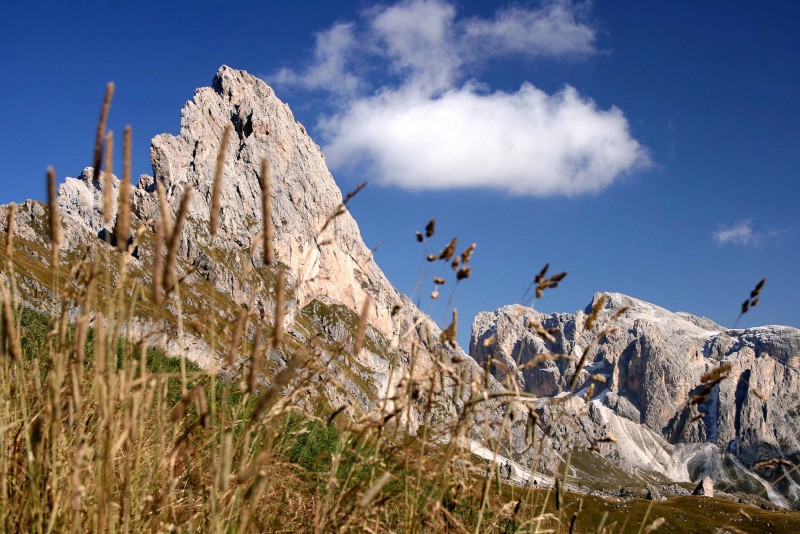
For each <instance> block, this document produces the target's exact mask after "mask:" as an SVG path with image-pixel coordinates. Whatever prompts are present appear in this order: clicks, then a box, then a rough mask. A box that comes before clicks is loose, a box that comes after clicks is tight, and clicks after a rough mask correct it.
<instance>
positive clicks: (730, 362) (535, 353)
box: [470, 293, 800, 505]
mask: <svg viewBox="0 0 800 534" xmlns="http://www.w3.org/2000/svg"><path fill="white" fill-rule="evenodd" d="M593 310H594V313H593ZM590 316H591V319H590ZM587 319H590V320H589V321H588V322H587ZM470 353H471V354H472V356H473V357H474V358H475V359H476V361H478V362H479V363H481V365H484V366H486V365H487V363H489V364H491V369H492V373H493V374H494V375H495V376H496V377H497V378H498V379H499V380H501V381H503V382H504V383H505V384H507V385H508V384H512V383H513V384H515V385H516V387H519V388H520V389H521V390H523V391H526V392H529V393H531V394H533V395H535V396H536V397H538V398H539V399H540V400H539V401H538V414H539V416H540V418H541V424H542V426H543V427H545V428H548V429H549V437H550V439H551V440H552V443H553V445H554V446H555V447H556V448H557V449H559V450H561V451H566V450H573V451H575V452H576V453H581V454H583V455H584V456H585V455H586V451H587V450H588V451H592V452H591V455H592V456H597V455H600V456H603V457H604V458H605V459H607V460H610V461H611V462H612V463H613V464H615V465H617V466H619V467H622V468H623V469H624V470H627V471H628V472H636V473H640V474H642V475H643V476H657V477H658V478H661V479H666V480H669V481H674V482H695V483H696V482H697V481H699V480H702V479H703V477H704V476H710V477H711V479H712V480H713V481H714V483H715V485H716V487H717V489H718V490H721V491H724V492H731V493H733V492H737V491H743V492H746V493H755V494H762V495H764V496H766V497H769V498H770V499H771V500H773V501H774V502H776V503H779V504H782V505H790V504H791V503H794V505H796V504H797V503H798V500H800V485H798V482H800V476H798V474H797V473H796V472H795V471H794V470H793V468H792V467H791V466H792V465H796V464H797V461H798V460H800V440H799V439H798V438H799V437H800V434H798V430H797V429H798V428H799V427H800V411H799V410H798V401H800V371H799V370H798V356H800V330H798V329H796V328H791V327H786V326H764V327H759V328H748V329H737V330H733V329H726V328H723V327H722V326H720V325H717V324H715V323H714V322H712V321H710V320H708V319H705V318H701V317H696V316H693V315H691V314H687V313H672V312H670V311H667V310H665V309H663V308H660V307H658V306H655V305H653V304H649V303H647V302H643V301H641V300H637V299H635V298H631V297H628V296H626V295H622V294H617V293H611V294H606V295H601V294H597V295H595V296H594V299H593V300H592V303H590V304H589V306H587V308H586V309H585V310H583V311H578V312H577V313H575V314H550V315H548V314H543V313H540V312H537V311H535V310H533V309H531V308H526V307H522V306H506V307H503V308H500V309H498V310H497V311H494V312H485V313H481V314H479V315H478V316H477V317H476V318H475V321H474V323H473V325H472V336H471V342H470ZM530 362H533V363H535V365H532V364H531V363H530ZM610 442H614V443H610Z"/></svg>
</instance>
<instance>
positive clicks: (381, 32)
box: [0, 0, 800, 342]
mask: <svg viewBox="0 0 800 534" xmlns="http://www.w3.org/2000/svg"><path fill="white" fill-rule="evenodd" d="M799 17H800V5H798V4H797V3H795V2H768V3H763V4H761V5H755V4H754V3H750V2H726V3H718V2H694V1H684V2H638V1H623V0H614V1H610V0H605V1H604V0H596V1H595V2H592V3H581V2H572V3H570V2H545V3H541V2H524V1H518V2H514V3H505V2H489V1H472V2H446V1H444V0H436V1H434V0H430V1H427V2H425V1H412V2H387V3H383V4H375V3H372V2H330V1H317V2H238V3H223V2H198V3H194V4H192V7H191V8H189V7H187V6H183V5H178V4H174V5H172V4H170V5H166V6H163V5H160V4H156V3H149V2H131V3H114V2H112V3H109V4H104V5H91V4H81V3H72V4H71V5H70V6H65V5H61V4H56V3H44V2H40V3H29V4H25V5H21V6H15V5H10V3H7V2H5V3H3V4H2V6H0V36H1V37H0V43H2V45H3V46H2V49H0V58H2V62H1V64H2V65H3V83H2V84H0V96H1V97H2V99H3V102H4V104H5V106H4V108H5V109H4V112H3V113H2V114H0V147H3V148H2V154H3V158H2V159H3V167H2V171H1V172H0V184H2V187H0V202H2V203H6V202H10V201H19V200H21V199H24V198H29V197H33V198H42V197H43V196H44V169H45V168H46V166H47V165H54V166H55V167H56V170H57V173H58V175H59V176H60V177H62V178H63V177H64V176H67V175H68V176H75V175H77V174H78V173H79V172H80V170H81V169H82V168H83V167H85V166H87V165H89V164H90V158H91V153H92V143H93V139H94V128H95V124H96V120H97V116H98V113H99V105H100V101H101V98H102V93H103V90H104V87H105V84H106V82H107V81H109V80H113V81H114V82H115V83H116V87H117V90H116V93H115V97H114V103H113V106H112V113H111V120H110V123H109V127H110V128H111V129H113V130H114V131H117V132H121V131H122V129H123V127H124V125H125V124H128V123H130V124H131V125H132V126H133V131H134V140H135V145H134V156H135V160H134V172H135V174H136V175H138V174H140V173H149V172H151V170H150V165H149V141H150V138H152V137H153V136H154V135H156V134H158V133H162V132H172V133H176V132H177V129H178V127H179V117H180V115H179V114H180V109H181V107H182V105H183V104H184V102H185V101H186V100H188V99H190V98H191V96H192V94H193V91H194V89H195V88H196V87H200V86H203V85H208V84H209V82H210V81H211V78H212V77H213V75H214V73H215V72H216V70H217V68H218V67H219V66H220V65H222V64H227V65H230V66H232V67H235V68H241V69H245V70H248V71H249V72H251V73H253V74H256V75H258V76H261V77H262V78H264V79H265V81H267V83H269V84H270V85H272V86H273V87H274V88H275V90H276V92H277V94H278V96H279V97H281V98H282V99H283V100H284V101H286V102H288V103H289V105H290V106H291V107H292V109H293V111H294V113H295V115H296V117H297V118H298V119H299V120H300V121H301V122H303V123H304V124H305V125H306V127H307V128H308V130H309V132H310V133H311V134H312V136H313V137H314V139H315V140H316V141H317V142H318V143H319V144H321V145H322V146H323V148H324V150H325V151H326V156H327V159H328V161H329V162H330V163H331V165H332V167H333V168H332V171H333V174H334V176H335V177H336V180H337V182H338V183H339V186H340V187H341V188H342V189H343V190H348V189H352V188H353V187H354V186H355V185H356V184H357V183H359V182H360V181H362V180H364V179H366V180H368V181H369V182H370V185H369V187H367V189H365V190H364V191H363V192H362V193H361V195H359V197H357V199H356V200H354V202H353V204H352V212H353V214H354V216H355V217H356V219H357V221H358V222H359V226H360V228H361V231H362V234H363V236H364V238H365V241H366V243H367V245H368V246H370V247H374V246H376V245H378V246H379V249H378V252H377V254H376V258H377V261H378V263H379V265H380V266H381V267H382V268H383V270H384V272H385V273H386V274H387V276H388V277H389V279H390V280H392V281H393V282H394V283H395V285H396V286H397V287H398V288H399V289H401V290H402V291H405V292H407V293H410V292H411V291H412V290H413V288H414V286H415V284H416V281H417V279H418V278H419V276H420V258H421V257H422V254H423V253H424V247H423V246H421V245H419V244H418V243H416V242H415V240H414V231H415V230H417V229H422V227H423V226H424V225H425V223H426V222H427V220H428V219H429V218H431V217H436V218H437V220H438V232H437V236H436V237H437V238H438V241H437V240H435V241H434V243H432V244H431V248H436V247H442V246H444V244H445V242H446V241H448V240H449V238H450V237H452V236H454V235H458V236H459V238H460V243H462V244H463V245H466V244H468V243H471V242H476V243H477V244H478V247H477V250H476V252H475V255H474V257H473V265H474V267H473V275H472V278H471V279H469V280H467V281H465V282H463V283H462V284H461V285H460V286H459V288H458V291H457V293H456V295H455V299H454V302H455V305H456V306H457V307H458V308H459V311H460V315H461V317H462V319H461V327H460V336H459V337H460V339H461V340H462V342H465V341H466V340H467V339H468V326H467V322H468V321H469V320H470V319H471V317H472V316H474V314H475V313H477V312H478V311H480V310H490V309H494V308H496V307H498V306H501V305H504V304H510V303H513V302H518V301H519V299H520V298H521V296H522V294H523V293H524V291H525V289H526V287H527V286H528V284H529V283H530V281H531V279H532V278H533V277H534V276H535V274H536V272H537V271H538V270H539V268H541V266H542V265H544V264H545V263H546V262H550V263H551V264H552V269H554V270H555V271H561V270H567V271H569V276H568V277H567V278H566V279H565V280H564V282H563V283H562V286H561V287H559V288H558V289H556V290H551V291H549V292H547V293H546V294H545V296H544V298H543V299H542V300H541V301H540V302H538V303H537V308H538V309H541V310H545V311H575V310H576V309H579V308H583V307H584V306H586V304H587V303H588V302H589V300H590V298H591V296H592V294H593V293H594V292H599V291H619V292H623V293H627V294H629V295H632V296H635V297H638V298H642V299H644V300H648V301H650V302H653V303H655V304H658V305H660V306H663V307H666V308H668V309H672V310H683V311H689V312H692V313H695V314H698V315H704V316H707V317H710V318H712V319H713V320H715V321H717V322H720V323H722V324H724V325H728V326H730V325H731V324H732V323H733V321H734V319H735V318H736V315H737V313H738V309H739V306H740V303H741V301H742V300H744V298H745V297H746V295H747V294H748V292H749V290H750V289H751V288H752V286H753V285H754V284H755V283H756V282H757V281H758V280H759V279H760V278H761V277H764V276H766V277H767V279H768V282H767V285H766V287H765V289H764V292H763V298H762V301H761V304H760V305H759V306H758V307H757V308H755V309H753V310H752V311H751V312H750V313H748V314H747V315H746V316H745V317H744V319H743V321H742V324H744V325H756V324H768V323H771V324H789V325H794V326H798V325H800V304H798V303H800V277H798V271H799V269H798V263H800V252H798V251H800V247H799V246H798V245H800V213H799V212H798V200H799V199H800V185H798V169H799V168H800V150H798V146H800V127H798V125H800V99H798V95H800V75H798V73H799V72H800V31H798V30H797V28H796V21H797V20H798V19H799ZM428 274H429V276H430V275H435V274H436V275H438V274H439V272H438V271H437V272H429V273H428ZM451 283H452V282H451ZM448 286H449V284H448ZM429 291H430V288H427V291H426V293H427V292H429ZM449 291H450V287H446V290H444V291H443V295H444V297H447V296H448V295H449ZM445 300H446V298H441V299H439V301H437V302H435V303H431V302H430V300H429V299H427V298H423V300H422V303H421V307H422V308H423V309H425V310H427V311H431V312H432V314H433V316H434V318H435V319H437V320H439V321H443V319H444V315H445V312H444V306H445V302H444V301H445Z"/></svg>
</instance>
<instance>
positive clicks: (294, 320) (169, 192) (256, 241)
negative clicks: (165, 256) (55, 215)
mask: <svg viewBox="0 0 800 534" xmlns="http://www.w3.org/2000/svg"><path fill="white" fill-rule="evenodd" d="M228 125H231V126H232V135H230V137H229V139H228V143H227V146H226V152H227V155H226V158H225V160H224V168H223V181H222V191H221V209H220V224H219V231H218V233H217V235H216V236H215V237H212V236H211V232H210V228H209V222H208V221H209V219H210V214H211V202H212V188H213V182H214V175H215V170H216V162H217V155H218V152H219V149H220V144H221V142H222V138H223V132H224V130H225V128H226V126H228ZM264 159H266V160H267V161H268V162H269V175H270V190H271V195H270V196H271V201H272V210H271V223H272V229H273V244H274V252H275V262H276V264H278V265H281V266H283V267H284V268H285V273H286V278H287V288H288V292H289V294H290V298H289V302H288V310H287V314H286V316H285V326H286V328H288V329H289V331H290V335H292V336H293V337H294V338H295V339H296V340H297V342H298V343H302V342H304V341H308V340H309V339H317V340H319V339H323V340H324V342H325V343H328V344H329V345H331V346H330V347H329V348H330V350H329V351H328V353H329V354H336V353H337V351H341V350H345V351H346V350H351V349H352V346H353V337H354V333H355V332H354V328H355V324H354V322H357V320H358V315H357V314H359V313H360V312H361V310H362V306H363V303H364V302H365V301H367V300H368V301H369V302H370V305H369V308H368V310H367V311H368V315H367V317H368V319H367V324H368V327H367V334H366V338H367V339H366V343H365V348H364V350H363V351H362V353H361V354H360V355H359V356H358V357H357V358H354V359H353V362H354V365H352V366H342V368H341V369H338V370H337V371H336V372H338V374H339V375H340V378H342V380H343V382H344V383H345V386H344V387H343V388H342V387H339V386H336V387H335V386H334V385H333V384H325V385H324V387H325V388H327V391H326V396H327V399H326V401H327V402H328V403H330V404H331V405H332V406H335V405H339V404H348V405H351V404H355V405H357V406H356V408H358V407H360V408H363V409H367V408H369V407H371V406H375V405H376V404H377V403H378V402H379V401H380V399H382V398H385V397H387V396H391V395H393V393H394V388H395V387H396V386H397V384H398V383H399V382H400V381H401V379H402V378H403V376H404V375H405V374H406V373H407V372H408V371H409V364H408V362H409V353H410V351H411V348H412V346H415V347H416V349H415V350H418V351H419V358H417V360H416V364H415V369H414V373H415V374H417V375H420V376H422V375H424V374H425V373H427V372H428V371H430V370H431V369H433V368H435V366H436V362H437V361H439V359H440V357H441V356H434V355H433V353H434V352H436V354H437V355H441V354H444V355H445V358H446V361H447V362H448V363H450V362H451V361H453V359H455V360H454V363H453V365H456V366H458V367H464V368H465V369H467V371H469V373H471V372H476V373H481V370H480V369H479V368H478V366H477V364H475V362H474V361H473V360H472V359H471V358H469V357H468V356H467V355H466V354H465V353H464V352H463V351H461V350H460V349H458V348H453V347H449V346H447V345H446V344H443V343H441V342H440V341H439V338H440V333H441V331H440V329H439V327H438V326H437V325H436V324H435V323H434V322H433V321H432V320H431V319H430V318H429V317H427V316H426V315H425V314H423V313H422V312H420V311H419V310H418V309H417V308H416V306H414V304H413V303H412V302H411V301H410V300H409V299H408V298H407V297H406V296H405V295H403V294H401V293H400V292H398V291H397V290H396V289H395V288H394V287H393V286H392V284H391V283H390V282H389V281H388V280H387V279H386V277H385V275H384V274H383V272H382V271H381V270H380V268H379V267H378V265H377V264H376V263H375V261H374V259H373V257H372V253H371V251H370V249H369V248H368V247H367V246H366V245H365V244H364V242H363V240H362V238H361V235H360V232H359V229H358V225H357V224H356V222H355V220H354V219H353V217H352V216H351V215H350V213H349V211H347V210H346V209H342V200H343V199H342V193H341V191H340V190H339V188H338V187H337V185H336V183H335V181H334V179H333V177H332V176H331V174H330V172H329V171H328V168H327V166H326V164H325V158H324V156H323V154H322V151H321V150H320V148H319V146H317V145H316V144H315V143H314V142H313V141H312V139H311V138H310V137H309V136H308V134H307V133H306V130H305V128H304V127H303V126H302V125H301V124H300V123H299V122H297V121H296V120H295V119H294V116H293V115H292V112H291V111H290V109H289V107H288V106H287V105H286V104H285V103H283V102H281V101H280V100H279V99H278V98H277V97H276V96H275V93H274V91H273V90H272V89H271V88H270V87H269V86H268V85H267V84H266V83H264V81H262V80H260V79H259V78H257V77H255V76H252V75H250V74H248V73H247V72H244V71H241V70H236V69H232V68H230V67H227V66H222V67H221V68H220V69H219V70H218V72H217V73H216V75H215V77H214V79H213V82H212V84H211V86H210V87H202V88H200V89H197V90H196V92H195V94H194V97H193V98H192V100H190V101H189V102H187V103H186V104H185V105H184V107H183V109H182V111H181V122H180V131H179V133H178V135H176V136H173V135H169V134H162V135H158V136H156V137H155V138H154V139H153V140H152V144H151V161H152V168H153V174H152V176H151V175H146V174H145V175H142V176H141V177H140V178H139V181H138V185H137V186H136V187H135V188H134V189H133V191H132V199H131V201H132V214H133V215H132V219H133V220H132V228H133V233H134V234H135V235H136V245H135V246H136V250H135V253H134V254H133V258H132V259H131V261H132V267H131V269H132V270H133V272H134V273H135V276H137V278H138V280H139V282H140V288H142V290H143V291H144V292H147V291H149V287H150V285H151V281H152V266H153V264H154V261H155V229H156V221H157V219H158V218H159V217H160V216H161V209H160V203H159V199H158V195H157V192H156V184H157V183H159V184H161V185H162V186H163V188H164V190H165V193H166V200H167V206H168V209H169V211H170V214H169V215H170V218H171V219H172V220H175V218H176V215H177V212H178V210H179V206H180V204H181V201H182V199H183V197H184V195H185V194H186V191H187V189H188V188H191V189H192V194H191V202H190V204H189V209H188V213H187V217H186V224H185V227H184V229H183V231H182V232H181V234H180V242H179V247H178V259H179V262H178V276H179V277H180V278H181V279H182V280H183V283H182V285H181V299H182V300H183V308H182V310H177V309H176V308H175V307H174V304H172V303H168V304H167V305H166V307H165V312H166V315H167V317H166V318H164V319H162V318H159V317H158V315H160V314H155V313H149V312H148V310H147V309H141V310H139V311H140V315H139V316H138V317H137V318H136V321H137V324H138V325H139V327H140V330H141V331H142V332H143V331H145V330H150V329H155V330H157V331H161V332H165V335H164V336H162V338H161V341H160V343H161V344H162V345H164V346H165V348H167V350H169V351H170V352H172V353H175V354H186V355H187V356H188V357H190V358H191V359H193V360H195V361H196V362H198V363H199V364H200V365H201V366H203V367H204V368H206V369H211V370H219V369H223V368H224V367H225V360H226V356H227V355H226V354H225V350H224V348H223V347H224V343H223V342H224V341H225V339H226V336H227V338H230V336H231V335H232V334H231V330H232V329H233V325H234V324H235V323H236V317H237V315H238V313H239V310H240V309H241V308H242V307H247V308H248V309H249V310H251V313H252V316H253V321H254V323H259V322H261V323H262V324H264V325H265V326H268V325H270V324H271V323H272V321H273V320H274V306H275V304H274V302H275V293H274V291H275V283H274V281H275V278H276V271H277V269H276V267H275V266H274V265H273V266H266V265H264V263H263V259H262V257H263V256H262V254H261V247H262V246H263V244H262V241H261V238H260V233H261V230H262V228H263V224H262V202H261V193H262V189H261V163H262V160H264ZM94 174H95V173H94V170H93V169H91V168H87V169H84V171H83V172H82V173H81V174H80V175H79V176H78V177H77V178H67V179H66V181H65V182H64V183H63V184H62V185H61V186H60V188H59V199H58V203H59V207H60V211H61V214H62V223H63V229H64V242H63V244H62V255H72V256H80V255H81V251H82V250H84V249H87V248H92V247H94V248H97V247H103V246H106V244H105V242H104V241H103V239H102V238H103V236H104V235H107V234H108V233H109V232H110V231H111V230H112V229H113V228H114V224H115V220H114V219H115V217H116V205H115V206H114V210H113V212H112V214H111V215H112V220H111V222H110V223H109V224H105V223H104V220H103V190H102V187H103V180H96V179H95V176H94ZM119 183H120V182H119V180H118V179H117V178H116V177H113V178H112V180H111V186H112V188H113V191H112V197H113V198H114V199H116V198H117V190H118V188H119ZM356 200H357V199H356ZM115 204H116V202H115ZM0 211H2V213H0V219H2V222H1V223H0V225H3V229H4V230H7V228H5V225H6V213H7V211H6V208H0ZM46 211H47V208H46V206H44V205H42V204H40V203H38V202H35V201H26V202H25V203H24V204H22V205H21V206H20V207H19V209H18V210H17V218H16V220H17V235H18V237H19V239H20V243H19V245H20V246H25V245H28V252H29V255H27V256H25V255H22V254H20V255H19V260H20V262H25V261H28V260H31V268H30V269H28V270H27V272H26V273H20V275H21V276H23V277H27V278H25V280H26V281H25V283H23V284H21V286H20V287H21V289H22V292H23V298H24V299H25V301H26V303H27V304H29V305H31V306H32V307H34V308H39V309H44V307H45V306H46V304H44V301H46V300H47V296H48V295H49V296H52V292H50V293H48V292H49V291H50V288H49V287H48V283H49V278H48V276H47V274H46V272H45V273H41V272H40V271H41V268H40V266H39V267H37V268H33V267H36V264H37V262H38V263H41V264H44V265H46V264H47V255H46V254H44V253H43V251H42V249H43V247H46V246H49V240H48V238H47V230H46V228H45V227H44V221H43V219H44V220H46ZM334 215H335V216H334ZM323 229H324V230H323ZM210 304H211V305H212V306H211V307H212V308H213V309H210ZM143 308H145V307H143ZM191 312H198V315H200V314H202V313H206V314H207V313H208V312H212V313H213V314H214V315H215V317H216V318H217V319H218V320H219V322H220V323H221V324H222V325H223V326H221V327H220V328H221V331H220V332H218V333H217V334H216V335H218V336H221V337H219V338H217V337H215V336H214V335H211V334H209V333H208V330H209V325H207V324H188V325H187V329H186V333H185V335H184V336H183V337H181V336H177V335H176V333H175V329H174V327H171V326H170V324H169V321H168V319H169V318H170V317H172V318H173V319H174V318H175V317H176V316H177V315H178V314H191ZM162 322H163V324H162ZM201 323H202V322H201ZM246 335H250V336H251V337H252V335H253V331H252V326H251V331H250V332H247V333H246ZM242 350H243V352H242V354H241V356H242V357H245V356H247V354H245V353H244V349H242ZM274 358H276V361H275V363H276V365H281V364H283V363H285V362H284V361H282V360H281V356H280V355H274ZM398 358H399V361H396V360H397V359H398ZM228 371H230V370H227V371H225V372H228ZM447 386H448V387H452V380H450V381H449V382H448V384H447ZM353 399H355V402H354V401H353ZM407 415H408V417H410V418H412V419H414V418H415V417H416V414H415V413H414V412H413V411H409V412H408V413H407ZM411 426H412V427H413V426H414V423H413V421H412V425H411Z"/></svg>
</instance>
